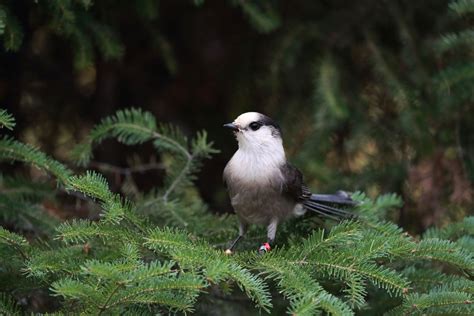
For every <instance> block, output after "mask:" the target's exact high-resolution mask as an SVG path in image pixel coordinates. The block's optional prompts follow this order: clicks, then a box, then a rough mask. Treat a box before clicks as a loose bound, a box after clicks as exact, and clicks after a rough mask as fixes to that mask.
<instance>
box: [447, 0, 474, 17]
mask: <svg viewBox="0 0 474 316" xmlns="http://www.w3.org/2000/svg"><path fill="white" fill-rule="evenodd" d="M449 9H450V10H452V11H454V12H456V13H457V14H459V15H465V14H470V13H474V1H473V0H455V1H452V2H451V3H450V4H449Z"/></svg>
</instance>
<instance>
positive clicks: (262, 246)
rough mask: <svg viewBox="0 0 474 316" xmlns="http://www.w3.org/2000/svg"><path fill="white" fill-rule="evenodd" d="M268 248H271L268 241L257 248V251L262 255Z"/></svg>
mask: <svg viewBox="0 0 474 316" xmlns="http://www.w3.org/2000/svg"><path fill="white" fill-rule="evenodd" d="M270 250H272V247H271V246H270V244H269V243H267V242H266V243H263V244H262V245H261V246H260V248H258V253H259V254H261V255H263V254H264V253H267V252H269V251H270Z"/></svg>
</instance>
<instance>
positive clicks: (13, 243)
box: [0, 227, 29, 259]
mask: <svg viewBox="0 0 474 316" xmlns="http://www.w3.org/2000/svg"><path fill="white" fill-rule="evenodd" d="M1 244H4V245H6V246H8V247H11V248H12V249H14V250H15V252H17V253H18V254H19V255H20V256H21V257H22V258H23V259H28V251H29V243H28V241H27V240H26V239H25V238H24V237H23V236H20V235H18V234H15V233H12V232H10V231H8V230H6V229H4V228H3V227H0V245H1Z"/></svg>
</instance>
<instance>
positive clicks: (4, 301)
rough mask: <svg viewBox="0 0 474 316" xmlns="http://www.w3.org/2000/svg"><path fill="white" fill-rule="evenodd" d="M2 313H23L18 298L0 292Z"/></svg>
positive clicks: (14, 315) (0, 310)
mask: <svg viewBox="0 0 474 316" xmlns="http://www.w3.org/2000/svg"><path fill="white" fill-rule="evenodd" d="M0 315H12V316H16V315H22V312H21V309H20V307H19V305H18V303H17V302H16V300H15V299H14V298H13V297H11V296H10V295H8V294H6V293H0Z"/></svg>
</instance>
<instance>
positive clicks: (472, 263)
mask: <svg viewBox="0 0 474 316" xmlns="http://www.w3.org/2000/svg"><path fill="white" fill-rule="evenodd" d="M411 255H412V257H414V258H420V259H426V260H436V261H440V262H444V263H447V264H450V265H452V266H454V267H457V268H459V269H461V270H465V271H466V272H468V273H470V274H473V273H474V257H473V255H472V253H471V252H468V251H465V250H463V249H461V248H459V247H457V245H456V244H455V243H453V242H451V241H449V240H441V239H437V238H428V239H423V240H422V241H420V243H419V244H418V245H417V247H416V248H415V249H413V250H412V251H411Z"/></svg>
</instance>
